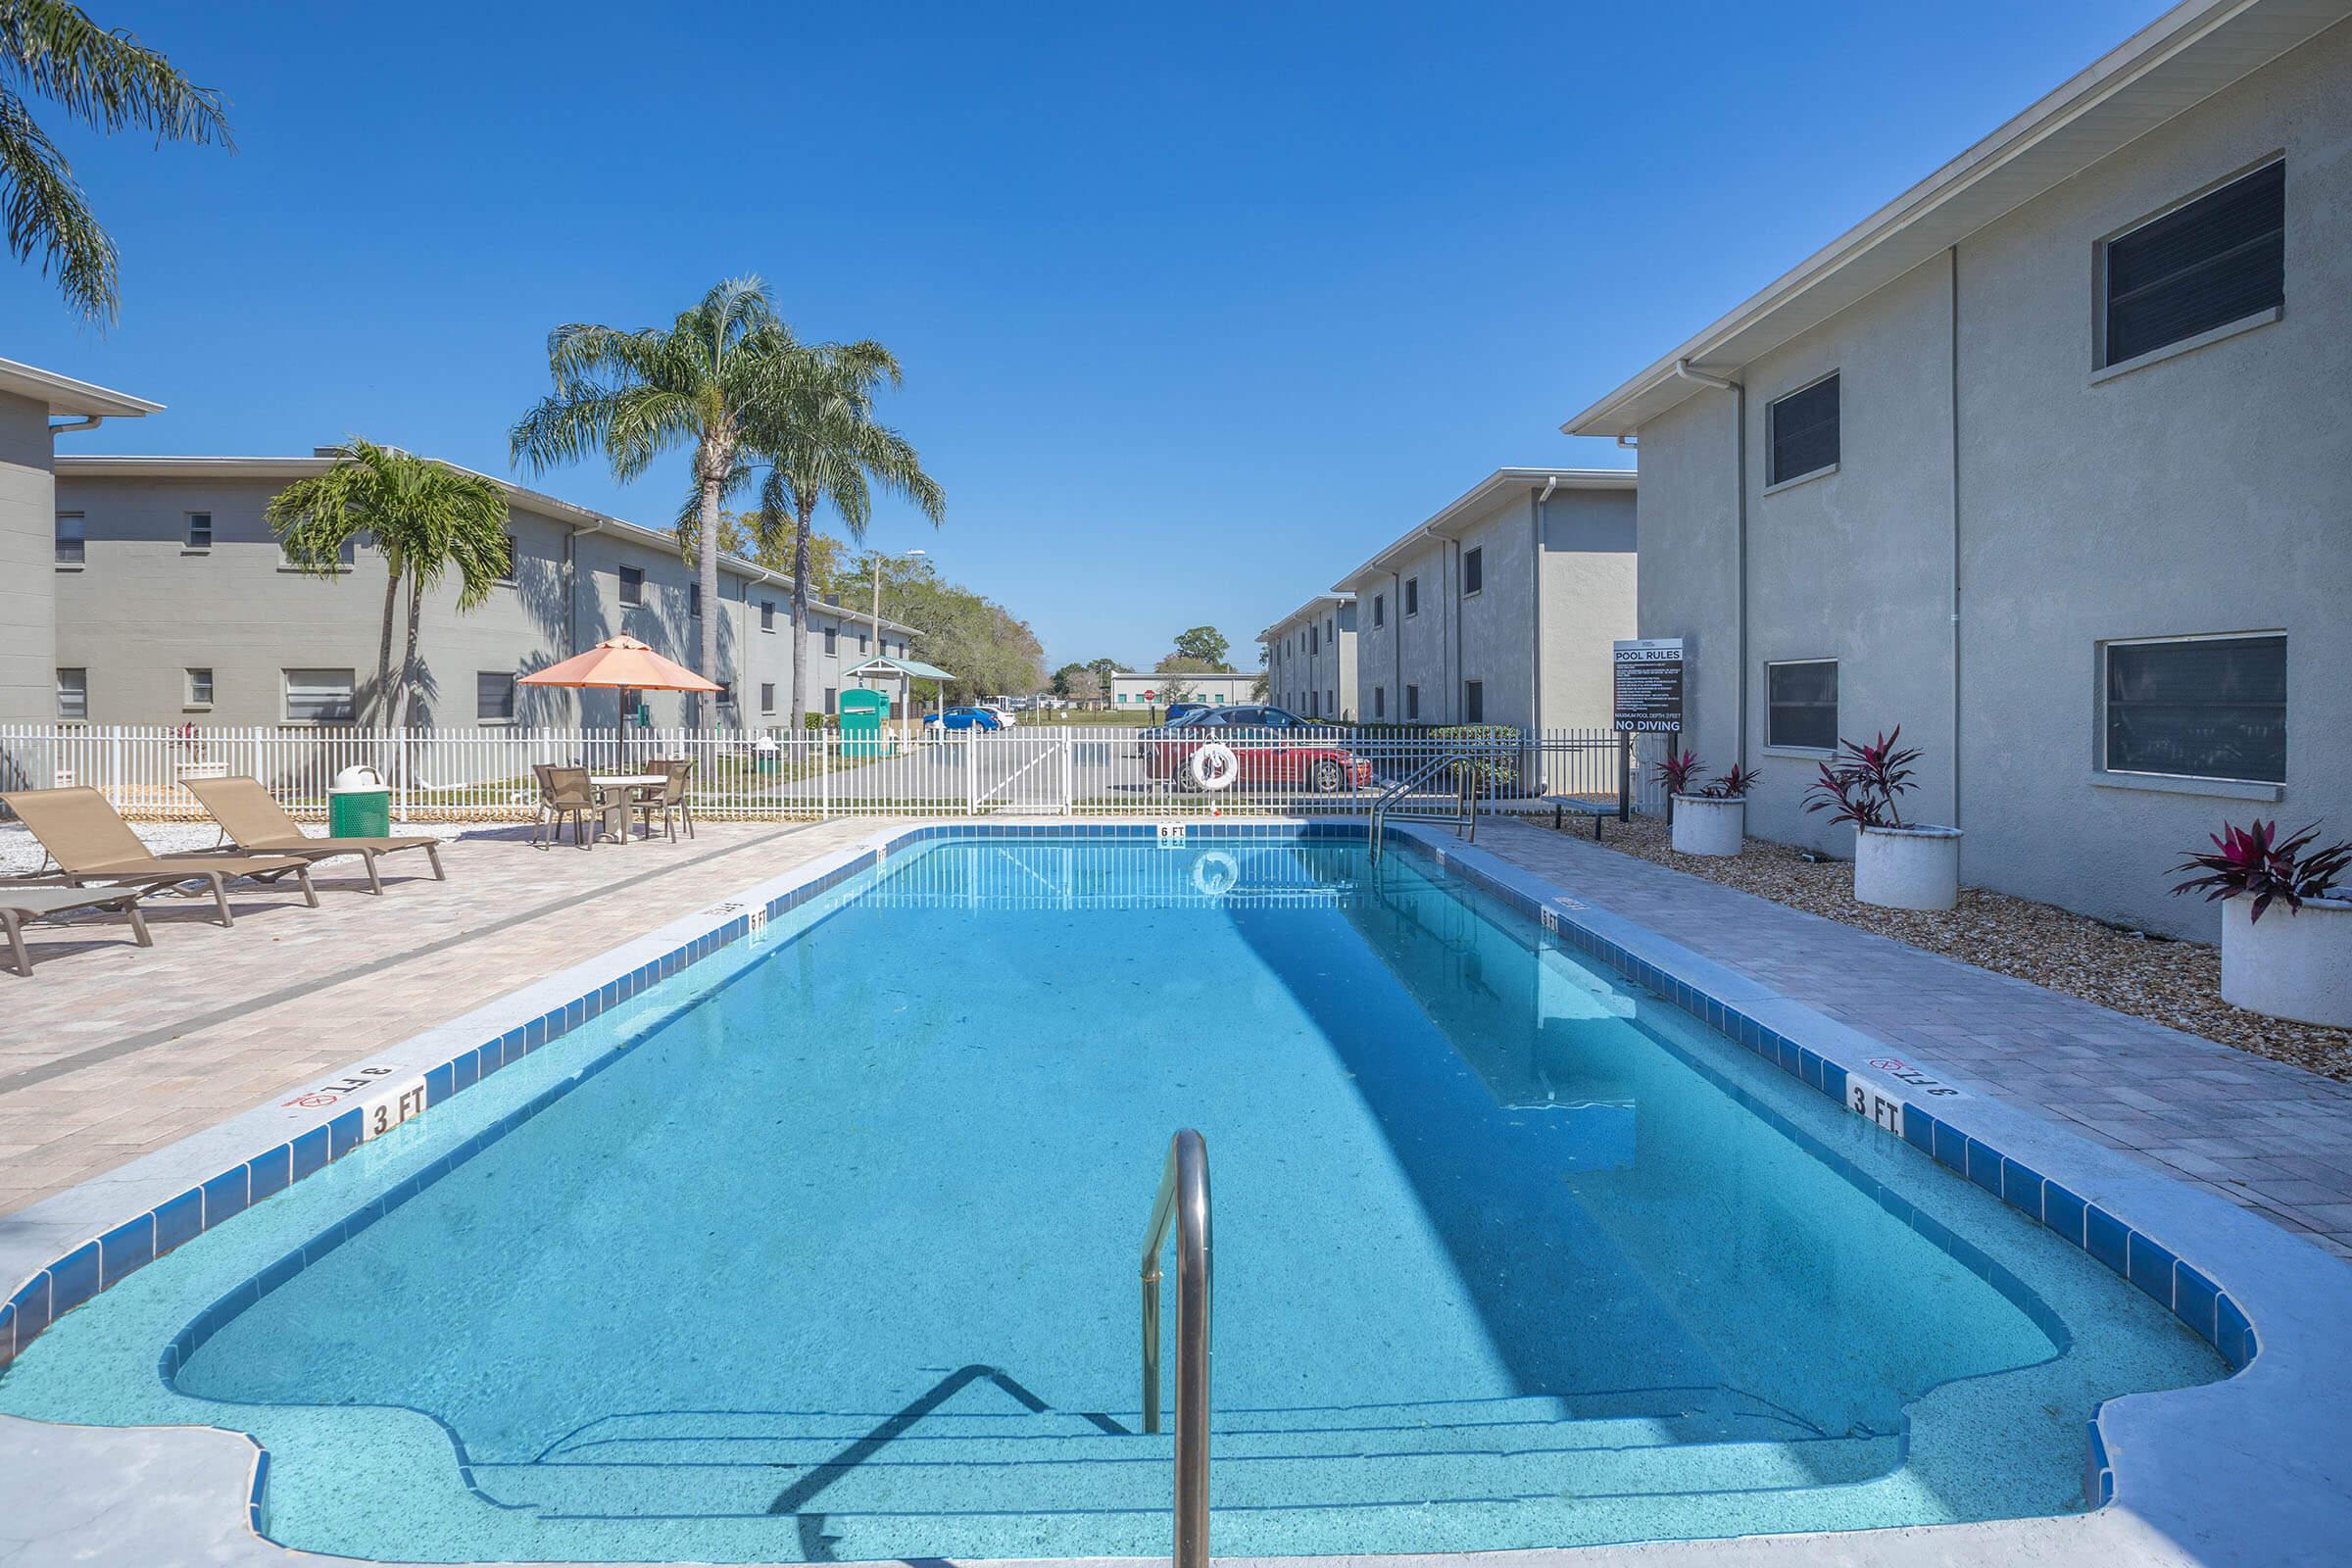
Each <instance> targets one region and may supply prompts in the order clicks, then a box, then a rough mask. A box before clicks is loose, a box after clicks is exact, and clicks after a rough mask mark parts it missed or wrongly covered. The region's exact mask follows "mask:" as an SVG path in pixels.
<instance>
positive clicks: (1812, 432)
mask: <svg viewBox="0 0 2352 1568" xmlns="http://www.w3.org/2000/svg"><path fill="white" fill-rule="evenodd" d="M1765 422H1766V424H1767V425H1768V427H1769V429H1768V432H1767V439H1768V440H1769V441H1770V442H1771V444H1772V471H1771V472H1770V473H1769V474H1768V475H1766V477H1765V480H1764V482H1765V483H1766V484H1785V483H1787V482H1788V481H1789V480H1790V479H1801V478H1803V477H1804V476H1805V475H1806V474H1808V473H1818V472H1820V471H1821V470H1822V469H1823V468H1831V467H1836V466H1837V465H1838V377H1836V376H1835V375H1831V376H1824V377H1823V378H1822V379H1821V380H1818V381H1816V382H1814V383H1813V384H1812V385H1811V386H1809V387H1806V388H1805V389H1804V390H1803V391H1801V392H1791V393H1789V395H1788V396H1787V397H1785V398H1782V399H1780V400H1779V401H1778V402H1776V403H1774V404H1773V405H1772V406H1771V407H1770V408H1769V409H1768V410H1766V411H1765Z"/></svg>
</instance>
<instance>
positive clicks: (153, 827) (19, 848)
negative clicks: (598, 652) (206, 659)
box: [0, 822, 506, 876]
mask: <svg viewBox="0 0 2352 1568" xmlns="http://www.w3.org/2000/svg"><path fill="white" fill-rule="evenodd" d="M481 825H482V824H480V823H476V822H395V823H394V824H393V825H392V830H393V832H395V833H397V834H399V835H400V836H401V837H403V838H424V837H427V836H430V837H432V838H437V839H444V840H446V839H454V838H457V837H459V836H460V835H461V834H465V833H468V832H471V831H474V830H475V829H477V828H479V827H480V826H481ZM493 825H494V826H504V825H506V824H493ZM132 829H133V831H135V832H136V833H137V834H138V835H139V838H140V840H141V841H142V842H144V843H145V844H146V846H147V848H148V850H149V851H150V852H151V853H153V854H156V855H185V854H187V853H188V852H189V851H191V850H209V849H212V848H214V847H215V846H216V845H218V844H219V843H220V842H221V830H220V829H219V828H217V827H214V826H212V825H211V824H209V823H202V822H137V823H133V824H132ZM304 831H305V832H307V833H309V834H310V835H311V836H312V837H313V838H318V837H320V836H321V835H323V834H324V833H325V831H326V830H325V829H324V828H323V827H319V828H306V829H304ZM352 863H353V864H355V865H356V864H358V863H359V862H358V861H356V860H355V861H353V862H352ZM40 865H41V847H40V845H38V844H36V843H34V842H33V837H32V835H31V834H29V833H27V832H25V830H24V829H23V828H21V827H19V826H17V824H16V823H14V822H10V823H6V824H4V825H0V876H29V875H31V874H32V873H33V872H34V871H37V870H39V869H40Z"/></svg>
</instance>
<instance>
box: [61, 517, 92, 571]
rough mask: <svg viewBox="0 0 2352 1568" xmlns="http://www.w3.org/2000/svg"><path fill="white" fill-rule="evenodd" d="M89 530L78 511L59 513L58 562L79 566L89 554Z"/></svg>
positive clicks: (64, 564) (63, 564)
mask: <svg viewBox="0 0 2352 1568" xmlns="http://www.w3.org/2000/svg"><path fill="white" fill-rule="evenodd" d="M88 538H89V532H88V529H87V527H86V525H85V524H84V523H83V522H82V518H81V514H80V513H78V512H61V513H59V514H58V515H57V564H59V565H61V566H78V565H80V564H81V563H82V561H83V559H84V558H85V557H86V556H87V554H88V545H87V542H86V541H87V540H88Z"/></svg>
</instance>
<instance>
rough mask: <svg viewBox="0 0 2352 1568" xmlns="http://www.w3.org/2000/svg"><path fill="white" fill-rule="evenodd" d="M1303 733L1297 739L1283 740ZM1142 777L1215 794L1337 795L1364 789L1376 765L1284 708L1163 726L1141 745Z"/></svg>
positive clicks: (1228, 711) (1211, 714)
mask: <svg viewBox="0 0 2352 1568" xmlns="http://www.w3.org/2000/svg"><path fill="white" fill-rule="evenodd" d="M1294 728H1296V729H1299V730H1301V731H1303V733H1301V734H1299V735H1298V736H1296V737H1294V736H1291V735H1288V734H1286V733H1285V731H1287V730H1291V729H1294ZM1143 754H1144V769H1145V771H1146V772H1148V773H1149V774H1151V776H1152V780H1153V782H1155V783H1173V784H1177V785H1180V786H1182V787H1184V788H1188V789H1199V790H1206V791H1209V792H1210V793H1217V792H1220V791H1224V790H1230V789H1247V790H1259V791H1263V790H1287V791H1298V792H1307V791H1311V792H1313V793H1315V794H1318V795H1338V794H1340V793H1341V792H1342V791H1345V790H1349V789H1358V790H1360V789H1366V788H1369V787H1370V785H1371V783H1372V764H1371V763H1370V762H1367V761H1365V760H1363V759H1362V758H1360V757H1357V756H1356V755H1355V754H1354V753H1352V752H1350V751H1348V748H1347V746H1346V745H1345V744H1343V743H1342V742H1340V741H1338V740H1336V739H1333V738H1330V737H1327V736H1322V735H1318V734H1316V733H1315V732H1314V730H1313V728H1312V727H1311V726H1309V725H1307V724H1306V723H1305V722H1304V721H1303V720H1301V719H1299V718H1298V717H1297V716H1296V715H1294V714H1291V713H1287V712H1285V711H1282V710H1281V709H1279V708H1259V707H1250V708H1216V709H1210V710H1209V711H1206V712H1203V713H1199V714H1191V715H1187V718H1186V721H1185V722H1184V723H1181V724H1173V725H1163V726H1161V727H1160V728H1159V729H1156V730H1154V731H1152V733H1151V734H1149V735H1148V736H1147V737H1146V738H1145V740H1144V743H1143Z"/></svg>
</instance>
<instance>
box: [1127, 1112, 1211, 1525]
mask: <svg viewBox="0 0 2352 1568" xmlns="http://www.w3.org/2000/svg"><path fill="white" fill-rule="evenodd" d="M1171 1224H1172V1225H1173V1226H1174V1228H1175V1232H1176V1563H1175V1568H1208V1360H1209V1348H1208V1345H1209V1341H1208V1319H1209V1301H1210V1298H1211V1296H1212V1295H1213V1294H1214V1293H1213V1292H1212V1290H1211V1288H1210V1262H1209V1241H1208V1230H1209V1227H1208V1146H1207V1145H1206V1144H1205V1143H1203V1142H1201V1135H1200V1134H1199V1133H1197V1132H1195V1131H1193V1129H1191V1128H1190V1127H1187V1128H1185V1129H1184V1130H1183V1131H1182V1132H1180V1133H1178V1134H1177V1135H1176V1136H1175V1137H1174V1138H1173V1139H1171V1140H1169V1142H1168V1159H1167V1163H1166V1164H1165V1165H1163V1166H1162V1167H1161V1168H1160V1173H1159V1193H1158V1196H1157V1197H1155V1198H1153V1199H1152V1223H1151V1225H1150V1226H1148V1227H1147V1228H1146V1229H1145V1232H1144V1271H1143V1281H1144V1430H1145V1431H1146V1432H1157V1431H1158V1430H1159V1254H1160V1250H1161V1249H1162V1248H1164V1247H1165V1246H1166V1245H1167V1241H1168V1230H1169V1227H1170V1226H1171Z"/></svg>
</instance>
